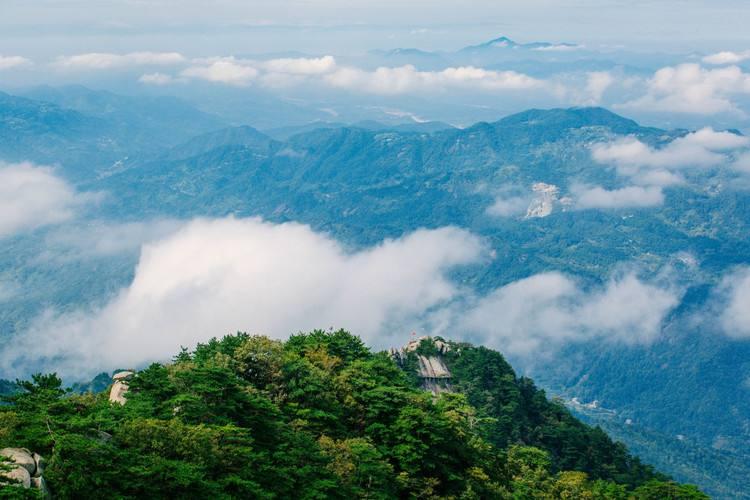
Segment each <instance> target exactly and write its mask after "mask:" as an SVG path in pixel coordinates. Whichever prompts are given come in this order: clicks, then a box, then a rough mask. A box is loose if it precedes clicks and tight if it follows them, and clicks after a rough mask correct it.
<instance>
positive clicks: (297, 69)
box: [260, 56, 336, 75]
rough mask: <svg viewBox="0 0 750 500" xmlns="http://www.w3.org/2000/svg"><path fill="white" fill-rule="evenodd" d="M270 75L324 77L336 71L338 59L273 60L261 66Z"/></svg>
mask: <svg viewBox="0 0 750 500" xmlns="http://www.w3.org/2000/svg"><path fill="white" fill-rule="evenodd" d="M260 66H261V67H262V68H264V69H265V70H266V71H268V72H269V73H285V74H292V75H322V74H325V73H330V72H331V71H333V70H334V69H336V59H334V57H333V56H324V57H319V58H304V57H300V58H285V59H271V60H268V61H264V62H262V63H261V64H260Z"/></svg>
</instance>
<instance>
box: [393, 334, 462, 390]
mask: <svg viewBox="0 0 750 500" xmlns="http://www.w3.org/2000/svg"><path fill="white" fill-rule="evenodd" d="M422 342H432V344H433V345H434V347H435V349H434V350H435V354H434V355H424V354H420V353H419V352H417V349H418V348H419V346H420V345H421V344H422ZM449 350H450V345H448V344H447V343H445V342H443V341H442V340H440V339H432V338H430V337H427V336H423V337H419V338H416V339H413V340H411V341H410V342H409V343H408V344H406V345H405V346H404V347H401V348H398V349H397V348H391V349H390V350H389V353H390V355H391V357H392V358H393V359H394V360H396V362H397V363H398V364H399V365H400V366H402V367H403V366H405V365H406V362H407V360H408V358H409V356H410V353H414V356H415V357H416V359H417V376H418V377H419V378H420V379H421V380H422V388H423V389H424V390H426V391H430V392H432V393H433V394H439V393H441V392H450V391H451V378H452V375H451V372H450V370H449V369H448V367H447V366H446V365H445V360H444V359H443V356H442V355H443V354H445V353H446V352H448V351H449Z"/></svg>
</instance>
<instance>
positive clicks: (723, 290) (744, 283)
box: [717, 267, 750, 339]
mask: <svg viewBox="0 0 750 500" xmlns="http://www.w3.org/2000/svg"><path fill="white" fill-rule="evenodd" d="M717 292H718V298H719V303H720V304H721V310H720V312H719V319H720V322H721V326H722V328H723V330H724V333H726V335H728V336H729V337H732V338H737V339H747V338H750V267H739V268H736V269H735V270H734V271H732V272H730V273H728V274H727V275H726V276H725V277H724V279H723V280H722V282H721V284H720V285H719V287H718V290H717Z"/></svg>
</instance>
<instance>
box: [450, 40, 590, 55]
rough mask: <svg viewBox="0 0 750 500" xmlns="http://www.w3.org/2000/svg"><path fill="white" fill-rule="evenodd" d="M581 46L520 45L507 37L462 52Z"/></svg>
mask: <svg viewBox="0 0 750 500" xmlns="http://www.w3.org/2000/svg"><path fill="white" fill-rule="evenodd" d="M579 47H580V46H579V45H576V44H573V43H566V42H562V43H549V42H530V43H518V42H516V41H515V40H512V39H511V38H508V37H507V36H500V37H498V38H493V39H492V40H489V41H487V42H484V43H480V44H479V45H470V46H468V47H466V48H464V49H462V50H461V52H476V51H485V50H493V49H525V50H572V49H576V48H579Z"/></svg>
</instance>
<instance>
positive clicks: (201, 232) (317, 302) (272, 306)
mask: <svg viewBox="0 0 750 500" xmlns="http://www.w3.org/2000/svg"><path fill="white" fill-rule="evenodd" d="M482 254H483V246H482V244H481V243H480V241H479V240H478V239H477V238H476V237H475V236H472V235H471V234H470V233H468V232H466V231H463V230H460V229H455V228H443V229H437V230H421V231H416V232H414V233H412V234H410V235H407V236H404V237H403V238H400V239H397V240H387V241H385V242H383V243H382V244H380V245H378V246H375V247H372V248H369V249H365V250H361V251H358V252H353V253H352V252H347V251H346V250H345V249H344V248H343V247H342V246H341V245H340V244H339V243H337V242H336V241H334V240H332V239H330V238H328V237H327V236H325V235H321V234H317V233H315V232H313V231H312V230H311V229H310V228H309V227H307V226H303V225H299V224H294V223H287V224H281V225H273V224H270V223H265V222H262V221H261V220H259V219H233V218H228V219H220V220H195V221H193V222H190V223H188V224H186V225H185V226H184V227H183V228H182V229H181V230H179V231H178V232H176V233H174V234H172V235H171V236H168V237H166V238H165V239H163V240H160V241H158V242H155V243H152V244H148V245H146V246H144V248H143V250H142V253H141V257H140V261H139V263H138V266H137V268H136V271H135V277H134V279H133V282H132V284H131V285H130V286H128V287H127V288H125V289H123V290H122V291H121V292H120V293H119V294H118V295H117V296H116V297H115V298H114V299H113V300H112V301H111V302H109V303H108V304H107V305H106V306H104V307H103V308H101V309H99V310H96V311H92V312H89V311H79V312H74V313H66V314H55V313H48V314H47V315H46V316H44V317H42V318H39V319H38V320H37V322H36V323H35V325H34V326H33V327H32V328H31V329H30V330H29V331H28V332H24V333H23V334H22V335H19V337H18V338H16V339H14V341H13V343H12V344H13V348H12V349H6V350H5V351H4V352H2V354H1V355H0V359H3V362H2V365H3V366H7V367H9V368H8V370H13V369H15V370H18V371H23V370H24V369H26V370H28V369H30V368H29V367H30V366H31V365H32V364H34V363H40V362H46V363H50V362H52V359H53V358H55V359H56V360H64V361H60V362H59V364H57V365H56V366H55V368H56V369H58V370H60V371H61V373H64V374H72V373H75V374H77V375H79V376H80V373H81V371H82V370H90V371H92V372H93V371H96V370H97V369H105V368H107V369H111V368H112V367H113V366H133V365H138V364H140V363H143V362H146V361H150V360H159V359H167V358H168V357H169V356H171V355H172V354H174V352H175V349H176V348H178V347H179V346H180V345H194V344H195V343H196V342H198V341H205V340H207V339H208V338H210V337H212V336H216V335H223V334H226V333H231V332H235V331H237V330H247V331H250V332H259V333H266V334H270V335H273V336H276V337H285V336H287V335H289V334H290V333H294V332H296V331H299V330H307V329H311V328H319V327H322V328H327V327H328V326H332V325H333V326H336V327H339V326H340V327H346V328H350V329H351V330H352V331H354V332H355V333H357V334H360V335H362V336H363V337H364V338H365V339H366V340H369V341H371V342H372V341H373V340H378V343H380V344H381V345H382V344H383V342H386V339H385V338H384V337H382V335H385V336H387V335H389V334H390V335H393V336H394V337H396V338H399V339H400V338H402V337H403V334H404V332H403V331H398V330H394V331H390V330H389V329H388V325H390V324H391V323H392V322H395V323H397V324H402V322H401V321H400V320H401V319H402V318H413V317H415V316H418V315H419V314H422V313H423V312H424V311H427V310H429V309H430V308H432V307H435V306H438V305H440V304H442V303H444V302H446V301H450V300H451V299H453V298H455V297H456V296H457V295H459V294H460V293H461V290H460V288H459V287H458V286H457V285H456V284H454V283H453V282H452V281H451V280H450V279H449V278H448V277H447V273H448V272H449V271H450V270H451V269H452V268H454V267H455V266H459V265H463V264H468V263H472V262H476V261H477V260H478V259H479V258H480V257H481V255H482ZM376 335H380V336H381V337H379V338H378V339H375V336H376ZM399 341H400V340H399ZM386 345H387V344H386ZM48 366H49V365H48ZM11 367H14V368H11Z"/></svg>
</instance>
